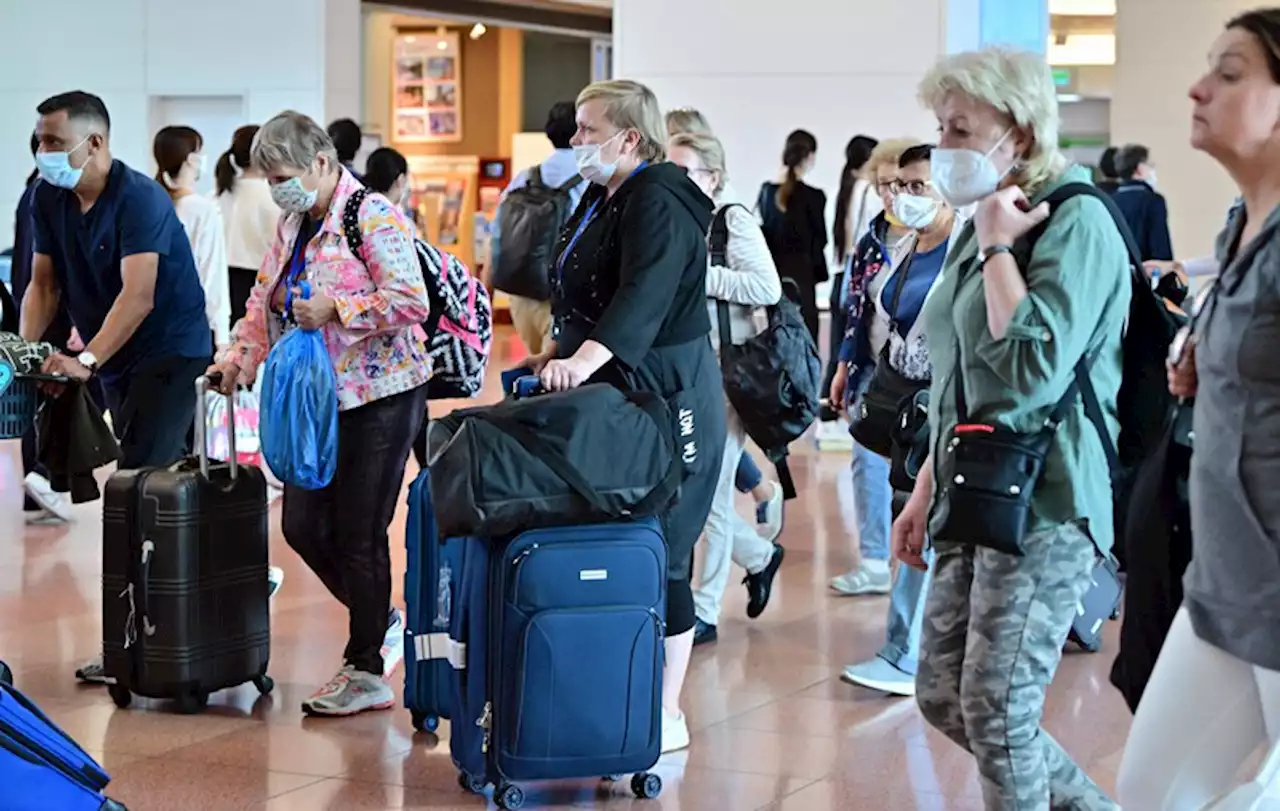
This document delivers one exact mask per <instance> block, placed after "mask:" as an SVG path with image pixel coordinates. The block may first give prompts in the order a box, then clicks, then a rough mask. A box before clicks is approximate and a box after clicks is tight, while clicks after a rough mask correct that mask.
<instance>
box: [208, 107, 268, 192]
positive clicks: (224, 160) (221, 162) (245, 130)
mask: <svg viewBox="0 0 1280 811" xmlns="http://www.w3.org/2000/svg"><path fill="white" fill-rule="evenodd" d="M257 134H258V125H257V124H246V125H245V126H243V127H240V128H239V129H237V130H236V131H235V134H234V135H232V136H231V148H230V149H228V150H227V151H226V152H223V153H222V155H221V156H220V157H219V158H218V165H217V166H215V167H213V182H214V187H215V188H216V189H217V193H218V194H226V193H227V192H229V191H231V190H232V189H233V188H235V185H236V175H237V174H238V172H236V167H237V166H238V167H240V169H241V171H243V170H245V169H248V168H249V165H250V163H251V161H250V159H249V153H250V152H251V151H252V149H253V138H254V136H256V135H257Z"/></svg>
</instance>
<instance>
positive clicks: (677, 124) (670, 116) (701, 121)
mask: <svg viewBox="0 0 1280 811" xmlns="http://www.w3.org/2000/svg"><path fill="white" fill-rule="evenodd" d="M686 133H687V134H691V135H714V134H715V132H714V131H713V130H712V129H711V122H709V121H707V117H706V116H705V115H703V114H702V112H701V111H699V110H695V109H694V108H692V107H678V108H676V109H674V110H670V111H668V112H667V137H668V138H672V137H675V136H677V135H683V134H686Z"/></svg>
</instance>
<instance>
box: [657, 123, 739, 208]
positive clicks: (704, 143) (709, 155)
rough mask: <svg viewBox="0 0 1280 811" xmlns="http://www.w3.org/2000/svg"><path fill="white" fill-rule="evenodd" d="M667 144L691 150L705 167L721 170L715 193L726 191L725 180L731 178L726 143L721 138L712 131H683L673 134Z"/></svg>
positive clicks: (716, 170) (715, 170)
mask: <svg viewBox="0 0 1280 811" xmlns="http://www.w3.org/2000/svg"><path fill="white" fill-rule="evenodd" d="M667 144H668V146H669V147H677V146H678V147H683V148H685V149H688V150H691V151H692V152H693V153H694V154H695V155H697V156H698V160H700V161H702V166H703V168H704V169H707V170H709V171H712V172H719V173H720V183H719V185H717V186H716V188H715V193H716V194H719V193H720V192H722V191H724V184H725V181H727V180H728V179H729V170H728V169H727V168H726V166H725V160H724V144H721V143H720V139H719V138H717V137H715V136H714V135H711V134H710V133H694V132H682V133H679V134H677V135H673V136H671V140H670V141H668V142H667Z"/></svg>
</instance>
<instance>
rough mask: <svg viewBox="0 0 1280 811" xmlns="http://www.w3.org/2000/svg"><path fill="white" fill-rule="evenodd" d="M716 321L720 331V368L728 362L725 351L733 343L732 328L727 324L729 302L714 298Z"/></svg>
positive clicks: (722, 368)
mask: <svg viewBox="0 0 1280 811" xmlns="http://www.w3.org/2000/svg"><path fill="white" fill-rule="evenodd" d="M716 321H717V324H718V328H719V331H720V368H721V370H722V371H723V370H724V369H725V367H726V364H727V363H728V354H727V351H726V350H728V348H729V347H730V346H732V345H733V329H732V328H731V327H730V326H729V302H727V301H724V300H722V299H716Z"/></svg>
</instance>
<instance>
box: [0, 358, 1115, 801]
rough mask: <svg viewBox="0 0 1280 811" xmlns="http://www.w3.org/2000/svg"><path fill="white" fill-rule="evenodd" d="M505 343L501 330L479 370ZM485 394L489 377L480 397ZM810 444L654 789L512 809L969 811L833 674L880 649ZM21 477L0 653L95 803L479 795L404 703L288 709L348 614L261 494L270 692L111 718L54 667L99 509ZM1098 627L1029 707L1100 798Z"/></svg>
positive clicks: (69, 637) (6, 483) (85, 616)
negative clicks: (33, 509) (760, 566)
mask: <svg viewBox="0 0 1280 811" xmlns="http://www.w3.org/2000/svg"><path fill="white" fill-rule="evenodd" d="M518 353H519V349H518V344H517V343H516V342H515V341H514V339H512V338H511V337H510V335H509V333H503V340H502V341H500V347H499V350H498V352H497V357H496V359H495V363H494V364H493V366H494V369H495V372H496V370H497V369H498V368H499V367H500V366H502V365H503V363H504V361H507V360H510V359H512V356H516V355H518ZM495 381H496V374H495ZM495 389H496V382H495V385H494V386H491V387H490V392H488V394H489V395H490V396H493V395H494V394H495V391H494V390H495ZM809 447H810V444H809V443H806V445H805V449H804V450H799V451H798V453H797V455H796V456H795V457H793V461H792V469H793V470H794V471H795V473H796V478H797V480H798V484H799V487H800V491H801V495H800V497H799V499H798V500H797V501H795V502H792V504H791V505H790V506H789V509H788V513H787V519H788V520H787V529H786V532H785V534H784V537H783V541H784V543H785V544H786V545H787V548H788V554H787V561H786V564H785V565H784V566H783V569H782V571H781V573H780V575H779V580H778V584H777V587H776V589H775V591H774V597H773V602H772V603H771V605H770V606H769V609H768V611H767V612H766V613H765V614H764V616H762V617H761V618H760V619H758V620H755V621H750V620H748V619H747V618H746V616H745V613H744V606H745V597H744V594H743V593H742V592H741V589H739V588H738V587H737V586H731V587H730V590H729V595H728V596H727V599H726V603H725V615H724V618H723V619H722V621H721V625H720V641H719V642H718V643H717V644H715V645H713V646H711V647H709V648H707V649H699V650H698V651H696V652H695V655H694V659H693V664H692V666H691V668H690V673H689V681H688V687H687V690H686V695H687V702H686V706H687V711H688V715H689V718H690V722H691V726H692V728H693V745H692V747H691V748H690V749H689V750H688V751H687V752H684V753H679V754H675V755H669V756H667V757H664V758H663V759H662V761H661V763H660V764H659V765H658V767H657V771H658V772H659V773H660V774H661V775H662V777H663V780H664V781H665V783H666V789H665V791H664V792H663V795H662V797H661V798H660V799H658V800H654V801H639V800H634V799H632V797H631V796H630V794H629V793H628V792H626V787H625V786H624V785H623V784H618V785H617V786H615V787H612V788H609V787H603V786H601V785H598V784H596V783H595V782H592V781H585V782H578V783H572V782H571V783H567V784H566V783H559V784H544V785H542V786H538V785H535V786H533V787H532V788H531V790H530V792H529V804H528V806H527V807H528V808H537V809H556V808H596V809H635V811H642V809H650V808H652V809H655V810H656V809H664V810H665V811H676V809H684V811H689V810H690V809H698V810H699V811H701V810H702V809H706V810H707V811H712V810H713V809H714V810H715V811H720V809H724V810H725V811H729V810H732V811H739V810H740V811H751V810H752V809H768V810H769V811H827V810H828V809H842V811H843V810H849V809H852V810H855V811H857V810H865V811H912V810H914V809H929V810H930V811H940V810H941V809H949V810H950V811H968V809H980V808H981V805H982V804H981V799H980V793H979V788H978V783H977V776H976V770H975V768H974V766H973V764H972V761H971V759H970V758H969V756H968V755H966V754H965V753H964V752H962V751H960V750H959V749H958V748H956V747H955V746H954V745H953V744H951V743H950V742H949V741H947V740H945V739H943V738H942V737H940V736H939V735H937V734H935V733H934V732H932V731H931V730H929V729H927V728H926V726H925V724H924V723H923V722H922V721H921V719H920V717H919V715H918V713H917V711H916V709H915V706H914V704H913V703H912V702H911V701H909V700H891V699H885V698H882V697H880V696H879V695H877V694H875V693H872V692H869V691H866V690H862V689H859V688H855V687H851V686H849V685H847V684H844V683H843V682H841V681H840V679H839V673H840V670H841V668H842V667H843V666H844V665H846V664H848V663H850V662H853V661H856V660H859V659H862V658H865V657H867V656H870V655H872V654H874V652H875V651H876V650H877V648H878V647H879V646H880V644H881V641H882V637H883V632H884V611H885V600H884V598H873V599H837V598H835V597H833V596H831V594H830V593H828V591H827V586H826V583H827V580H828V578H830V577H831V576H833V575H835V574H837V573H839V572H841V571H843V570H844V569H845V568H846V567H847V566H848V565H849V564H850V562H851V555H852V549H853V546H854V530H853V524H852V520H851V503H850V482H849V474H848V456H847V454H844V453H830V452H829V453H824V454H818V453H816V452H812V451H810V450H808V448H809ZM410 467H411V468H412V467H413V463H412V462H410ZM19 481H20V476H19V461H18V450H17V447H16V443H11V442H10V443H0V658H3V659H4V660H6V661H7V662H8V663H9V664H11V665H12V666H13V668H14V670H15V671H16V674H17V681H18V684H19V685H20V686H21V688H22V689H23V690H24V691H25V692H26V693H27V694H29V695H30V696H31V697H33V698H34V699H35V700H36V701H37V702H38V703H39V704H40V705H41V706H42V707H43V708H44V709H45V710H46V711H47V712H48V714H49V715H50V716H51V717H52V718H53V719H54V720H55V721H56V722H57V723H59V724H61V726H62V727H63V729H65V730H66V731H67V732H68V733H69V734H70V735H72V736H73V737H74V738H75V739H76V740H78V741H79V742H80V743H81V744H82V745H83V746H84V747H85V748H86V749H87V750H88V751H89V752H90V753H91V754H93V755H94V756H95V757H97V758H99V760H100V761H101V762H102V763H103V765H104V766H105V767H106V768H107V769H108V771H109V772H110V773H111V775H112V777H113V780H112V783H111V787H110V789H109V793H110V794H111V795H112V796H113V797H114V798H115V799H117V800H119V801H121V802H123V803H125V804H126V805H127V806H128V807H129V808H130V809H131V811H189V810H190V811H195V810H198V811H233V810H236V811H238V810H239V809H245V810H247V809H270V810H271V811H318V810H321V809H326V810H332V811H349V810H350V811H355V810H356V809H370V810H371V811H380V810H381V809H467V810H472V809H475V810H476V811H478V810H479V809H482V808H486V807H492V805H491V803H488V801H487V800H485V799H482V798H478V797H471V796H467V795H464V794H462V793H461V792H460V791H459V790H458V789H457V788H456V785H455V783H454V771H453V768H452V766H451V764H450V761H449V745H448V737H447V736H448V726H447V724H446V725H445V726H444V727H442V729H441V733H440V737H438V738H437V737H436V736H434V735H424V734H417V735H415V734H414V732H413V730H412V728H411V726H410V723H409V714H408V712H406V711H404V710H403V709H395V710H391V711H387V712H382V713H376V714H370V715H364V716H360V717H356V718H352V719H342V720H337V719H332V720H325V719H307V718H304V717H303V716H302V713H301V712H300V711H299V708H298V705H299V702H300V701H301V700H302V699H303V698H304V697H305V696H306V695H308V694H309V693H310V692H311V691H312V690H313V689H314V688H315V687H316V686H317V685H318V684H320V683H321V682H323V681H324V680H326V679H327V678H328V677H329V676H330V675H331V674H332V673H333V671H334V669H335V668H336V666H337V664H338V657H339V656H340V655H341V651H342V646H343V643H344V641H345V628H346V620H345V617H344V615H343V612H342V611H341V610H340V609H339V608H338V606H337V605H336V604H335V603H334V601H333V600H332V599H331V598H330V597H329V596H328V594H327V593H326V592H325V590H324V588H323V586H321V584H320V583H319V581H318V580H316V578H315V577H314V576H312V575H311V574H310V573H309V572H308V571H307V570H306V569H305V568H304V567H303V565H302V563H301V562H300V561H299V560H298V558H297V557H296V556H295V555H294V554H293V553H292V552H291V551H290V550H289V548H288V547H287V546H286V545H285V543H284V539H283V538H282V537H280V534H279V506H278V504H277V505H276V506H275V507H274V508H273V510H272V524H273V535H272V554H273V560H274V562H275V563H277V564H279V565H281V566H283V567H284V568H285V570H286V572H287V580H286V583H285V586H284V588H283V590H282V591H281V593H280V595H279V596H278V598H277V600H276V602H275V605H274V613H273V618H272V621H273V649H272V660H271V674H272V675H273V676H274V677H275V680H276V684H277V688H276V692H275V693H274V694H273V695H271V696H268V697H259V696H258V694H257V692H256V691H255V690H254V689H253V688H252V687H251V686H247V685H246V686H244V687H241V688H238V689H235V690H229V691H226V692H223V693H221V694H217V695H215V696H214V697H213V698H212V699H211V700H210V706H209V708H208V710H207V711H206V712H205V713H204V714H202V715H199V716H180V715H177V714H175V713H174V711H173V708H172V707H171V706H167V705H164V704H161V703H148V702H145V701H141V700H140V701H138V702H136V703H135V704H134V706H133V708H131V709H129V710H117V709H116V708H115V707H114V706H113V705H112V703H111V700H110V699H109V698H108V697H107V694H106V691H105V690H103V689H101V688H93V687H79V686H77V685H76V683H75V681H74V679H73V676H72V673H73V670H74V669H75V667H76V665H77V663H79V662H80V661H81V660H84V659H87V658H88V657H90V656H92V655H93V654H94V652H95V651H97V650H98V649H99V645H100V636H99V634H100V628H99V611H100V606H101V596H100V591H101V589H100V581H99V562H100V559H101V551H100V546H99V530H98V528H99V520H100V518H99V516H100V507H99V505H96V504H91V505H86V506H83V507H80V508H78V510H77V519H78V520H77V521H76V523H75V524H74V525H71V526H68V527H63V528H24V526H23V523H22V518H21V515H20V492H19ZM403 526H404V509H403V507H402V508H401V510H400V511H399V514H398V515H397V517H396V523H395V525H394V526H393V527H392V537H393V539H395V540H394V541H393V544H392V551H393V566H394V567H395V569H396V571H397V578H398V577H399V573H401V572H403V567H404V550H403V544H402V542H401V540H400V539H402V538H403ZM396 600H397V601H400V600H402V597H401V595H400V589H399V586H398V585H397V589H396ZM1116 631H1117V628H1116V627H1115V626H1114V625H1113V626H1112V628H1111V629H1110V631H1109V633H1110V636H1109V637H1108V643H1107V647H1106V649H1104V651H1103V652H1102V653H1100V654H1097V655H1089V654H1083V653H1074V654H1069V655H1067V657H1066V658H1065V660H1064V662H1063V665H1062V668H1061V670H1060V671H1059V673H1058V678H1057V680H1056V682H1055V683H1054V685H1053V688H1052V690H1051V692H1050V696H1049V706H1048V711H1047V716H1046V724H1047V727H1048V729H1049V730H1050V731H1051V732H1052V733H1053V734H1054V735H1055V736H1056V737H1057V738H1058V740H1059V741H1061V742H1062V743H1063V745H1064V746H1066V748H1067V750H1068V751H1069V752H1071V753H1072V755H1074V756H1075V758H1076V759H1077V760H1078V762H1080V763H1081V764H1083V765H1084V766H1085V767H1086V768H1087V770H1088V771H1089V773H1090V774H1091V775H1093V777H1094V778H1095V779H1096V780H1098V781H1099V782H1100V783H1101V785H1102V786H1103V787H1104V788H1106V789H1108V790H1110V789H1111V788H1112V786H1113V783H1114V779H1115V772H1116V769H1117V768H1118V765H1119V757H1120V750H1121V747H1122V746H1123V744H1124V739H1125V735H1126V733H1127V730H1128V727H1129V713H1128V711H1127V710H1126V708H1125V706H1124V704H1123V703H1122V701H1121V700H1120V698H1119V696H1118V694H1116V693H1115V691H1114V690H1113V689H1112V688H1111V687H1110V685H1109V684H1108V683H1107V670H1108V668H1109V667H1110V665H1111V658H1112V654H1113V652H1114V650H1115V645H1116V641H1115V634H1116ZM397 681H399V680H397ZM397 689H398V687H397Z"/></svg>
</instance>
